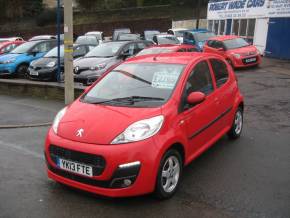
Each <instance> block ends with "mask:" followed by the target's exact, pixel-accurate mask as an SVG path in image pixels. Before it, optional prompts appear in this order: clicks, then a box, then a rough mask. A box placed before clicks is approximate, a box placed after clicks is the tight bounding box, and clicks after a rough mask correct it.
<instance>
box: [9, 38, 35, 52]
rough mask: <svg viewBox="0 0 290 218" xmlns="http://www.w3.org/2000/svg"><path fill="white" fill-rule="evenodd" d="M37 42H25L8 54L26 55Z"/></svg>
mask: <svg viewBox="0 0 290 218" xmlns="http://www.w3.org/2000/svg"><path fill="white" fill-rule="evenodd" d="M37 43H38V42H37V41H31V42H26V43H23V44H21V45H19V46H18V47H16V48H15V49H14V50H12V51H11V52H10V53H12V54H24V53H27V52H28V51H29V50H30V49H31V48H32V47H33V46H35V45H36V44H37Z"/></svg>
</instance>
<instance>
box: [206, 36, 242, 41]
mask: <svg viewBox="0 0 290 218" xmlns="http://www.w3.org/2000/svg"><path fill="white" fill-rule="evenodd" d="M236 38H241V37H239V36H235V35H225V36H215V37H212V38H210V39H209V40H218V41H225V40H230V39H236Z"/></svg>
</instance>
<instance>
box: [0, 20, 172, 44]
mask: <svg viewBox="0 0 290 218" xmlns="http://www.w3.org/2000/svg"><path fill="white" fill-rule="evenodd" d="M171 25H172V21H171V19H170V18H159V19H142V20H128V21H120V22H103V23H102V22H96V23H91V24H80V25H74V33H75V34H77V35H82V34H84V33H86V32H88V31H103V32H104V33H105V36H111V35H112V32H113V29H115V28H122V27H128V28H130V29H131V31H132V32H135V33H142V32H143V31H144V30H146V29H157V30H160V31H161V32H165V31H167V30H168V29H169V28H171ZM19 34H20V35H21V36H22V37H23V38H24V39H26V40H27V39H29V38H30V37H32V36H35V35H42V34H51V35H55V34H56V26H45V27H41V28H40V27H36V28H33V29H27V30H21V32H19V31H13V30H11V31H9V32H0V35H1V36H5V37H9V36H15V35H19Z"/></svg>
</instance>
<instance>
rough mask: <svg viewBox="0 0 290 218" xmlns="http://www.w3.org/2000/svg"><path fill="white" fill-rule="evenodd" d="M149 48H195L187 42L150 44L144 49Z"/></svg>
mask: <svg viewBox="0 0 290 218" xmlns="http://www.w3.org/2000/svg"><path fill="white" fill-rule="evenodd" d="M150 48H172V49H178V48H195V46H193V45H187V44H180V45H179V44H163V45H152V46H150V47H147V48H145V49H150Z"/></svg>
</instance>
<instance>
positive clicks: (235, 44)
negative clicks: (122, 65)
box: [223, 38, 249, 50]
mask: <svg viewBox="0 0 290 218" xmlns="http://www.w3.org/2000/svg"><path fill="white" fill-rule="evenodd" d="M223 43H224V45H225V47H226V49H227V50H230V49H236V48H242V47H246V46H249V43H247V41H246V40H244V39H243V38H235V39H229V40H225V41H223Z"/></svg>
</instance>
